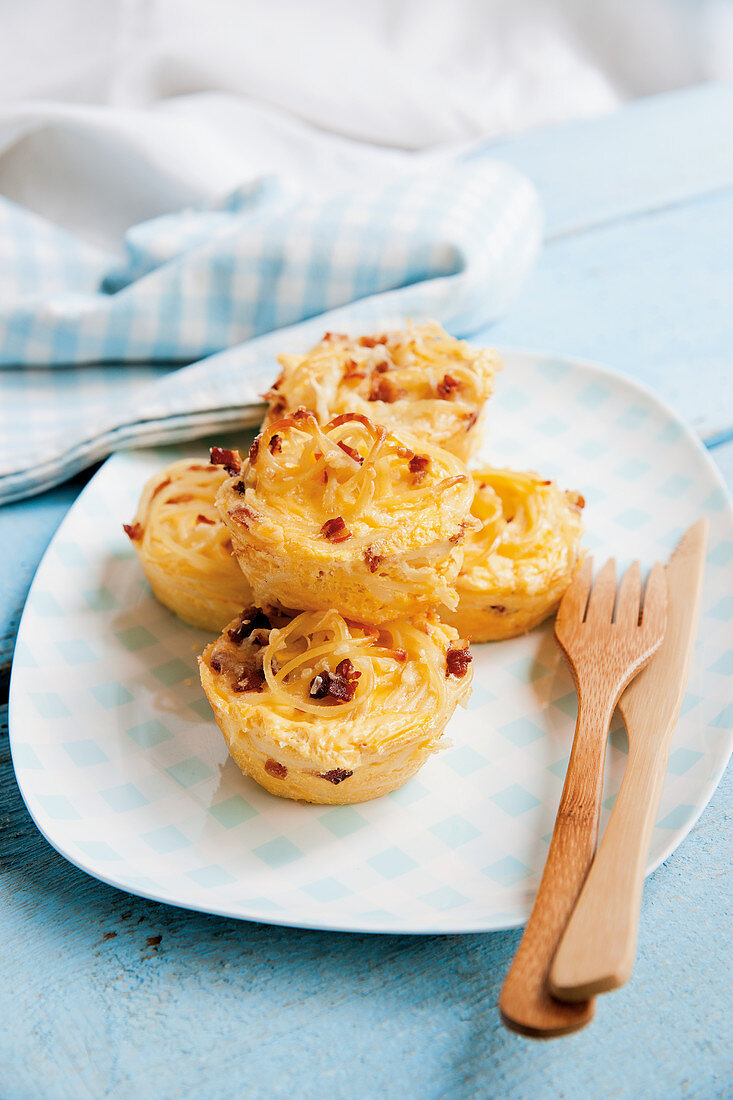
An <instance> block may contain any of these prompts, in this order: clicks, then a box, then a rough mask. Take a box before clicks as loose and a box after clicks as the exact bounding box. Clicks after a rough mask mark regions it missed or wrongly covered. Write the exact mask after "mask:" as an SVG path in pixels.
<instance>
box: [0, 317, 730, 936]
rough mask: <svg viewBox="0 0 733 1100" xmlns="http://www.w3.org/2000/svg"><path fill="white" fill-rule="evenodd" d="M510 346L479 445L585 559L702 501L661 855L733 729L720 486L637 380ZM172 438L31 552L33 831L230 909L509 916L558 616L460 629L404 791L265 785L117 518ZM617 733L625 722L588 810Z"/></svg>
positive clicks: (149, 882) (151, 884)
mask: <svg viewBox="0 0 733 1100" xmlns="http://www.w3.org/2000/svg"><path fill="white" fill-rule="evenodd" d="M375 325H376V326H377V327H378V322H375ZM505 361H506V365H505V368H504V370H503V372H502V374H501V375H500V376H499V378H498V380H497V387H496V394H495V396H494V398H493V399H492V401H491V402H490V404H489V410H488V427H487V445H486V458H487V460H488V461H490V462H492V463H495V464H506V465H515V466H517V467H518V468H520V469H521V468H524V469H536V470H539V471H545V472H546V476H548V477H549V476H555V477H557V479H558V481H559V483H560V484H561V485H562V486H563V487H565V488H568V489H576V490H578V491H580V492H582V493H583V494H584V496H585V497H586V501H587V507H586V510H585V523H586V527H587V532H588V536H587V544H588V545H589V546H591V547H592V548H593V552H594V554H595V555H596V561H597V563H598V562H599V561H600V560H602V559H603V558H604V557H605V556H606V555H610V554H614V555H615V556H616V557H617V558H618V560H619V561H620V562H628V561H630V560H631V559H632V558H634V557H639V558H640V559H641V560H642V561H643V562H644V563H646V564H648V563H650V562H651V561H653V560H655V559H656V558H658V557H666V556H667V555H668V554H669V553H670V551H671V550H672V548H673V545H674V541H675V539H676V538H677V537H679V534H680V533H681V532H682V531H683V530H684V529H685V527H686V526H687V525H688V524H690V523H691V522H693V521H694V520H695V519H697V518H698V516H699V515H700V514H702V513H703V512H707V513H708V515H709V517H710V523H711V531H710V544H709V549H708V555H707V574H706V588H705V595H704V602H703V614H702V619H701V626H700V639H701V640H700V644H699V645H698V647H697V648H696V651H695V655H694V659H693V667H692V671H691V675H690V682H689V685H688V689H687V693H686V696H685V703H684V706H683V710H682V714H681V717H680V720H679V724H678V727H677V730H676V732H675V735H674V739H673V745H672V751H671V754H670V765H669V771H668V775H667V781H666V785H665V789H664V795H663V799H662V806H661V809H660V814H659V824H658V826H657V828H656V829H655V831H654V836H653V842H652V851H651V855H650V860H649V866H650V867H653V866H656V865H658V864H659V863H660V862H661V861H662V860H663V859H664V858H666V856H667V855H668V854H669V853H670V852H671V851H672V850H673V849H674V847H675V846H676V845H677V844H679V843H680V841H681V840H682V838H683V837H684V835H685V834H686V832H687V831H688V830H689V828H690V827H691V825H692V823H693V822H694V820H695V819H696V817H697V815H698V814H699V812H700V809H701V807H703V806H704V804H705V802H706V801H707V799H708V798H709V797H710V794H711V793H712V790H713V788H714V786H715V783H716V782H717V779H718V777H719V775H720V773H721V771H722V768H723V767H724V765H725V762H726V759H727V756H728V753H729V751H730V744H731V738H732V737H733V704H731V702H730V686H729V685H730V675H731V672H733V651H731V641H730V629H731V625H730V624H731V621H732V620H733V592H731V578H730V566H731V562H733V519H732V517H731V508H730V504H729V503H728V500H727V497H726V494H725V492H724V489H723V487H722V484H721V482H720V478H719V476H718V474H717V472H716V471H715V470H714V468H713V466H712V463H711V462H710V460H709V459H708V458H707V456H706V455H705V454H704V453H703V452H702V450H701V448H700V446H699V444H698V443H697V442H696V441H695V440H693V439H692V438H691V436H690V435H689V433H688V432H687V429H685V428H684V426H682V425H681V424H680V423H678V422H677V421H675V420H674V419H672V418H671V417H670V414H669V413H668V412H667V411H666V410H665V409H664V408H663V407H661V406H660V405H658V404H657V403H656V402H655V401H654V399H653V398H650V397H649V396H648V394H646V393H645V392H643V391H641V390H638V389H637V388H636V387H635V386H634V385H633V383H631V382H629V381H627V380H624V379H621V378H619V377H615V376H614V375H612V374H610V373H608V372H605V371H603V370H600V369H597V368H593V367H585V366H583V365H580V364H577V363H572V362H569V361H565V360H561V359H557V358H552V359H548V358H542V357H540V356H531V355H515V354H508V355H506V356H505ZM242 443H243V444H244V445H246V444H247V439H246V437H245V438H243V440H242ZM184 453H188V454H197V453H198V454H204V453H205V444H203V443H202V444H201V445H200V446H198V445H197V444H195V443H192V444H188V445H187V448H186V449H185V450H184V449H182V448H169V449H168V450H166V451H164V450H159V451H146V452H141V451H138V452H131V453H129V454H125V455H119V456H117V457H115V458H114V459H112V460H111V461H110V462H109V463H107V464H106V465H105V466H104V467H103V468H102V470H100V472H99V473H98V474H97V476H96V477H95V478H94V479H93V480H92V482H90V484H89V486H88V487H87V488H86V490H85V491H84V493H82V495H81V497H80V498H79V500H78V502H77V503H76V505H75V506H74V508H73V509H72V511H71V512H70V514H69V516H68V517H67V518H66V520H65V521H64V523H63V524H62V526H61V529H60V531H59V533H58V534H57V536H56V538H55V539H54V542H53V544H52V547H51V549H50V551H49V553H48V554H47V555H46V558H45V559H44V561H43V563H42V565H41V567H40V568H39V571H38V575H37V577H36V580H35V582H34V585H33V588H32V591H31V594H30V597H29V600H28V604H27V607H26V610H25V613H24V616H23V622H22V624H21V629H20V633H19V638H18V643H17V648H16V659H15V666H14V670H13V681H12V707H11V747H12V752H13V761H14V765H15V769H16V773H17V776H18V781H19V784H20V787H21V789H22V792H23V796H24V798H25V800H26V802H27V804H28V806H29V809H30V810H31V813H32V814H33V816H34V817H35V819H36V821H37V823H38V824H39V826H40V827H41V828H42V830H43V832H44V834H45V835H46V836H47V837H48V838H49V839H50V841H51V843H52V844H54V845H55V846H56V847H57V848H58V849H59V850H60V851H61V852H62V853H63V854H64V855H65V856H66V857H67V858H68V859H70V860H71V861H72V862H74V863H76V864H78V865H79V866H80V867H82V868H83V869H84V870H86V871H88V872H89V873H90V874H97V875H99V876H100V877H101V878H104V879H105V880H106V881H108V882H112V883H114V884H116V885H118V886H119V887H121V888H122V889H123V890H130V891H132V892H135V891H137V890H139V891H142V892H143V893H146V894H149V895H151V896H153V897H159V898H161V899H163V900H165V901H169V902H172V903H174V904H177V905H183V906H188V907H190V908H194V909H195V908H198V909H203V910H212V911H214V912H219V913H224V914H228V915H231V916H236V917H249V918H250V919H253V920H266V921H276V922H282V923H286V924H300V925H306V926H313V927H330V928H340V929H347V930H348V929H361V930H366V931H397V932H457V931H467V930H477V929H490V928H497V927H507V926H508V925H512V924H517V923H519V922H520V921H522V920H523V919H524V918H525V917H526V914H527V912H528V908H529V905H530V903H531V898H532V891H533V889H535V888H536V884H537V882H538V880H539V872H540V870H541V866H542V861H543V858H544V854H545V853H546V851H547V847H546V840H547V839H549V834H550V832H551V830H552V823H553V816H554V812H555V808H556V806H557V800H558V798H559V795H560V789H561V787H562V782H563V778H564V774H565V769H566V767H567V760H568V754H569V751H570V744H571V740H572V733H573V723H574V720H575V715H576V711H577V700H576V697H575V692H574V690H573V686H572V680H571V678H570V676H569V674H568V672H567V669H566V667H565V665H564V664H563V660H562V658H561V656H560V653H559V652H558V650H557V648H556V646H555V645H554V642H553V640H552V628H551V626H550V625H545V626H544V627H542V628H540V629H539V630H536V631H533V632H532V633H531V634H529V635H527V636H525V637H523V638H518V639H515V640H512V641H510V642H506V643H498V644H493V645H485V646H476V647H474V672H475V684H476V687H475V691H474V695H473V698H472V700H471V704H470V706H469V708H468V709H467V710H465V711H463V710H459V712H458V713H457V714H456V715H455V717H454V718H453V720H452V722H451V724H450V727H449V729H448V731H447V734H446V739H445V740H446V743H445V748H444V749H443V751H441V752H440V753H438V754H437V755H436V756H434V757H433V758H432V759H431V760H430V761H429V762H428V763H427V765H426V766H425V767H424V768H423V769H422V771H421V772H420V773H419V775H418V776H416V777H415V778H413V779H411V780H410V781H409V782H408V783H407V784H405V786H404V787H402V788H401V789H400V790H398V791H395V792H393V793H392V794H390V795H388V796H387V797H385V798H381V799H377V800H376V801H374V802H368V803H364V804H361V805H358V806H340V807H338V806H337V807H324V806H305V805H301V804H298V803H294V802H289V801H286V800H282V799H277V798H274V797H272V796H271V795H269V794H267V793H266V792H265V791H263V790H262V789H261V788H259V787H257V786H256V785H255V784H254V783H253V782H251V781H250V780H249V779H245V778H244V777H243V776H242V775H241V774H240V772H239V771H238V769H237V768H236V766H235V765H234V764H233V763H232V762H231V761H230V760H229V758H228V754H227V751H226V748H225V746H224V743H223V739H222V737H221V735H220V733H219V731H218V729H217V728H216V726H215V724H214V722H213V719H212V715H211V709H210V707H209V705H208V703H207V701H206V699H205V698H204V697H203V695H202V692H201V689H200V686H199V682H198V673H197V667H196V653H197V652H200V650H201V648H203V646H204V645H205V644H206V641H207V639H208V637H209V636H208V635H206V634H204V633H202V632H199V631H195V630H192V629H191V628H190V627H187V626H184V625H183V624H182V623H180V622H179V621H178V620H177V619H176V618H175V617H174V616H173V615H171V614H170V613H169V612H167V611H166V610H165V609H164V608H162V607H161V606H159V605H158V604H157V603H156V602H155V600H154V599H153V598H152V596H151V594H150V591H149V589H148V587H147V585H146V583H145V581H144V579H143V578H142V576H141V573H140V570H139V568H138V564H137V559H136V557H135V555H134V553H133V552H132V550H131V549H130V547H129V544H128V543H127V541H126V539H125V536H124V535H123V533H122V529H121V523H122V521H123V520H128V519H129V518H130V516H131V515H132V514H133V513H134V509H135V504H136V500H137V496H138V494H139V491H140V488H141V486H142V484H143V483H144V481H145V480H146V478H147V477H148V476H149V474H150V473H151V472H152V471H153V470H155V469H156V468H158V467H160V466H161V465H163V464H164V463H166V462H168V461H170V460H171V457H172V456H173V455H175V456H176V457H179V456H181V455H183V454H184ZM39 669H41V670H42V671H43V676H42V677H40V676H39ZM626 751H627V750H626V740H625V737H624V735H623V730H622V728H621V727H619V728H618V729H617V730H616V731H615V732H614V734H613V735H612V737H611V740H610V745H609V751H608V762H607V770H606V771H607V774H606V782H605V789H604V792H603V798H604V807H605V808H604V812H603V816H602V825H603V823H604V821H605V820H606V819H607V817H608V807H610V806H611V805H612V804H613V801H614V799H615V797H616V794H617V792H618V788H619V784H620V782H621V777H622V774H623V769H624V767H625V764H626V760H627V756H626V755H625V753H626ZM542 838H545V843H542Z"/></svg>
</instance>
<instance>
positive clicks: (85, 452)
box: [0, 154, 541, 503]
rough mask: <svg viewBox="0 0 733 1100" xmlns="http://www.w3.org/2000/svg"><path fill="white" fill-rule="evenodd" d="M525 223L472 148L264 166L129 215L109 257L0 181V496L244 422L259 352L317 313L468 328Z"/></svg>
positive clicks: (528, 227) (497, 293)
mask: <svg viewBox="0 0 733 1100" xmlns="http://www.w3.org/2000/svg"><path fill="white" fill-rule="evenodd" d="M540 231H541V216H540V211H539V204H538V201H537V197H536V194H535V192H534V190H533V188H532V187H531V185H530V184H529V183H528V182H527V181H526V180H525V179H524V178H523V177H522V176H520V175H519V174H518V173H517V172H516V171H515V170H513V169H512V168H510V167H508V166H506V165H503V164H500V163H496V162H493V161H490V160H487V159H485V158H483V157H482V156H478V157H477V156H476V155H475V154H474V155H473V156H472V157H471V158H470V159H466V160H455V159H453V160H451V161H450V162H449V163H447V164H443V165H439V164H436V163H435V162H434V163H432V164H430V165H426V166H423V167H422V169H421V170H419V171H408V172H401V173H399V174H397V175H394V176H392V177H390V178H388V179H387V180H386V182H384V183H383V184H381V185H376V186H375V185H373V184H370V185H369V186H365V187H363V188H359V187H354V188H352V189H351V190H349V191H348V192H340V193H338V194H330V195H324V196H319V197H314V196H313V195H310V194H307V193H302V192H298V191H296V190H295V189H293V188H292V187H288V186H285V185H284V184H283V183H282V182H281V181H279V180H278V179H274V178H269V177H265V178H262V179H259V180H257V181H254V182H251V183H249V184H247V185H246V186H242V187H240V188H238V189H236V190H235V191H233V192H232V193H230V194H229V195H228V196H226V198H224V199H223V200H221V201H219V202H215V203H211V204H208V205H206V206H201V207H197V208H193V209H185V210H181V211H180V212H178V213H173V214H165V215H162V216H159V217H157V218H154V219H152V220H148V221H146V222H143V223H141V224H139V225H136V226H134V227H133V228H131V229H130V230H128V232H127V234H126V237H125V242H124V243H125V252H124V258H122V259H120V257H119V256H112V255H108V254H106V253H104V252H103V251H101V250H100V249H99V248H97V247H94V246H92V245H90V244H88V243H86V242H84V241H82V240H80V239H78V238H77V237H75V236H73V235H72V234H70V233H69V232H67V231H65V230H62V229H60V228H59V227H58V226H56V225H54V224H52V223H51V222H50V221H48V220H46V219H44V218H41V217H39V216H38V215H36V214H34V213H31V212H30V211H28V210H27V209H26V208H24V207H21V206H19V205H17V204H14V203H11V202H8V201H7V200H3V199H0V242H1V243H0V278H1V281H2V282H1V285H2V287H3V294H2V300H0V397H1V400H0V503H7V502H9V501H12V500H17V499H20V498H22V497H25V496H28V495H31V494H33V493H38V492H40V491H42V490H44V489H47V488H49V487H50V486H52V485H55V484H58V483H59V482H61V481H63V480H65V479H66V478H67V477H69V476H71V475H72V474H74V473H75V472H77V471H79V470H80V469H82V468H84V467H85V466H87V465H89V464H90V463H92V462H94V461H96V460H98V459H100V458H103V457H104V456H106V455H108V454H110V453H111V452H112V451H113V450H116V449H118V448H120V447H128V446H139V445H143V444H150V443H159V442H164V441H171V442H172V441H176V440H181V439H184V438H194V437H197V436H202V435H205V434H209V433H210V432H211V431H212V430H214V429H222V430H224V429H231V428H234V427H237V426H242V425H252V424H254V423H256V422H257V421H258V420H259V417H260V415H261V405H260V398H259V394H261V393H262V391H263V389H265V388H266V387H267V386H268V385H269V383H270V382H271V380H272V379H273V377H274V375H275V373H276V371H277V364H276V358H275V357H276V354H277V353H278V352H280V351H298V350H304V349H305V348H307V347H308V345H309V344H310V343H312V342H314V341H315V340H317V339H318V338H319V337H320V335H321V334H322V333H323V331H324V330H325V329H328V328H330V329H351V330H354V329H360V330H362V331H369V330H370V329H374V328H381V327H384V326H386V325H389V324H402V323H404V320H405V318H406V317H408V316H411V317H413V318H414V319H416V320H420V319H423V318H426V317H434V318H435V319H437V320H438V321H440V322H441V323H442V324H444V325H445V327H446V328H448V329H449V330H450V331H451V332H453V333H454V334H457V335H466V334H468V333H470V332H471V331H475V330H476V329H478V328H480V327H481V326H483V325H485V324H486V323H488V322H490V321H491V320H492V319H493V318H495V317H496V316H498V315H499V314H500V313H501V312H502V311H503V310H504V309H505V308H506V306H507V305H508V303H509V301H510V300H511V298H512V296H513V295H514V294H515V292H516V290H517V289H518V287H519V285H520V283H521V281H522V279H523V278H524V276H525V274H526V273H527V271H528V269H529V267H530V266H531V264H532V261H533V259H534V256H535V253H536V250H537V247H538V244H539V240H540ZM306 319H311V320H306ZM273 330H280V331H273ZM264 333H269V335H267V336H263V335H261V334H264ZM193 360H199V361H198V362H194V363H193V365H191V366H185V367H179V369H175V370H174V369H173V365H174V364H181V363H191V362H192V361H193Z"/></svg>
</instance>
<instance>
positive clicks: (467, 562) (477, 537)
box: [445, 467, 585, 642]
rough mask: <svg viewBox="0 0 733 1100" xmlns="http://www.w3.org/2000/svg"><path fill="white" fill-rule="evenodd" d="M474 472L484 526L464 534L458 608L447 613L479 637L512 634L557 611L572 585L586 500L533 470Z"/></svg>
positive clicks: (477, 512)
mask: <svg viewBox="0 0 733 1100" xmlns="http://www.w3.org/2000/svg"><path fill="white" fill-rule="evenodd" d="M471 476H472V478H473V481H474V485H475V489H476V493H475V496H474V500H473V505H472V508H471V511H472V514H473V516H474V518H475V519H476V520H478V521H479V523H480V526H479V527H478V529H476V528H474V529H472V530H471V531H470V532H469V533H468V534H467V536H466V542H465V546H464V557H463V565H462V567H461V572H460V574H459V576H458V579H457V581H456V589H457V591H458V597H459V605H458V610H457V611H456V612H454V613H452V614H450V613H447V614H446V616H445V617H446V621H448V622H451V623H452V624H453V625H454V626H455V627H456V628H457V629H458V630H459V631H460V632H461V633H462V634H465V635H466V636H467V637H470V638H471V640H472V641H475V642H483V641H494V640H497V639H500V638H510V637H514V636H515V635H517V634H522V633H524V632H525V631H527V630H530V629H531V628H532V627H534V626H536V625H537V624H538V623H540V622H542V621H543V619H545V618H547V616H548V615H550V614H552V612H553V611H554V610H555V609H556V607H557V605H558V603H559V602H560V599H561V597H562V595H563V593H564V591H565V589H566V588H567V586H568V585H569V583H570V581H571V579H572V576H573V574H574V572H575V569H576V568H577V566H578V564H579V562H580V560H581V556H582V554H581V546H580V542H581V538H582V536H583V525H582V522H581V511H582V509H583V507H584V505H585V501H584V500H583V497H582V496H581V495H580V494H579V493H573V492H563V491H562V490H561V489H559V488H558V487H557V485H556V484H555V483H554V482H553V481H551V480H547V479H544V478H541V477H540V476H539V475H538V474H535V473H523V472H517V471H515V470H505V469H495V468H492V467H485V468H483V469H480V470H475V471H472V475H471Z"/></svg>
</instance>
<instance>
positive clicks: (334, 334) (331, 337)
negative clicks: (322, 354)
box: [321, 332, 349, 343]
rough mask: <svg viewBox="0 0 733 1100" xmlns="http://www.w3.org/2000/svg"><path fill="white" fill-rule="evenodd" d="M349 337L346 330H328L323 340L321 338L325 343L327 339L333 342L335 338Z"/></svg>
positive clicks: (344, 338) (345, 338) (346, 338)
mask: <svg viewBox="0 0 733 1100" xmlns="http://www.w3.org/2000/svg"><path fill="white" fill-rule="evenodd" d="M348 339H349V338H348V336H347V335H346V333H345V332H327V333H326V334H325V336H324V337H323V340H321V343H325V341H328V342H329V343H332V342H333V341H334V340H348Z"/></svg>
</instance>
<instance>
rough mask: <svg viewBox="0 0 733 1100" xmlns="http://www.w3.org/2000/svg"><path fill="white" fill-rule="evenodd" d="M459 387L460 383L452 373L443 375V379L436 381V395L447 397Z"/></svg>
mask: <svg viewBox="0 0 733 1100" xmlns="http://www.w3.org/2000/svg"><path fill="white" fill-rule="evenodd" d="M460 388H461V383H460V382H459V381H458V379H457V378H454V377H453V375H452V374H445V375H443V381H442V382H438V396H439V397H443V398H448V397H450V395H451V394H452V393H453V391H454V390H458V389H460Z"/></svg>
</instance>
